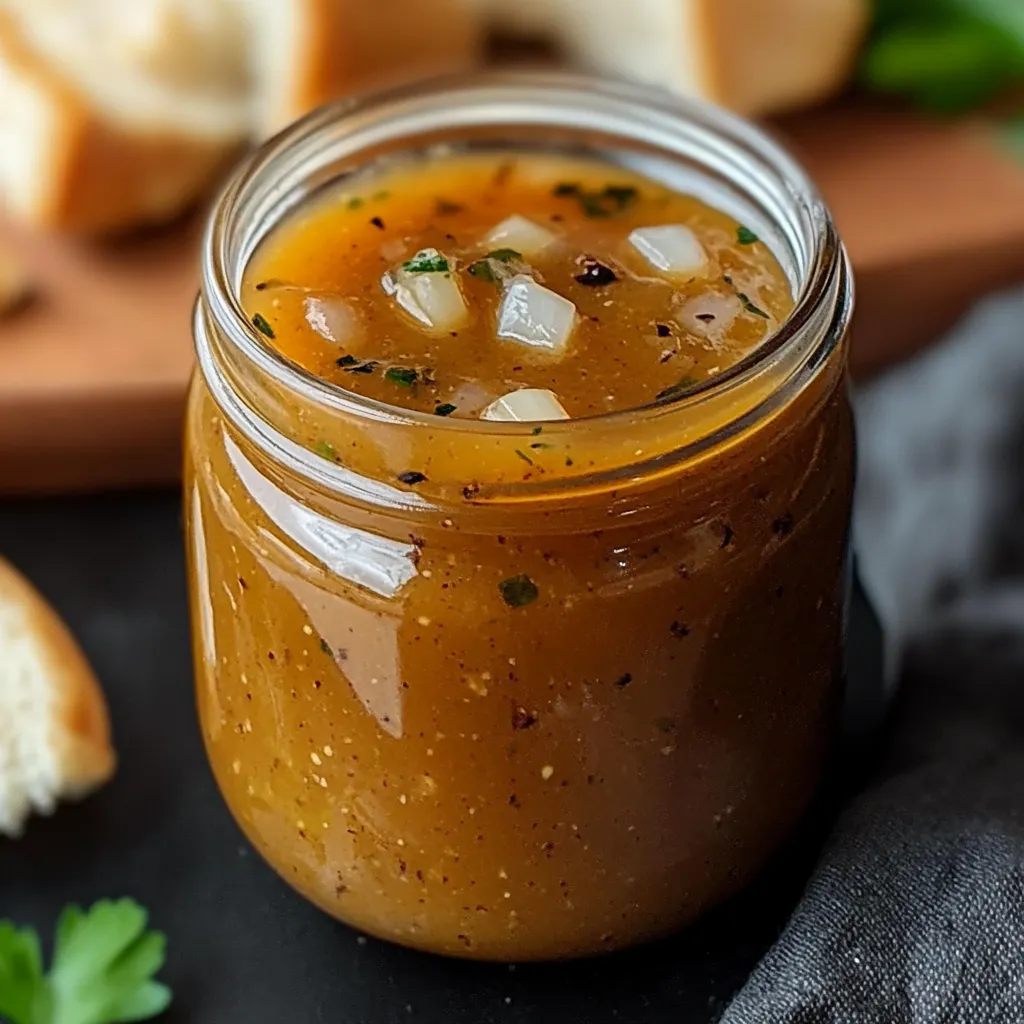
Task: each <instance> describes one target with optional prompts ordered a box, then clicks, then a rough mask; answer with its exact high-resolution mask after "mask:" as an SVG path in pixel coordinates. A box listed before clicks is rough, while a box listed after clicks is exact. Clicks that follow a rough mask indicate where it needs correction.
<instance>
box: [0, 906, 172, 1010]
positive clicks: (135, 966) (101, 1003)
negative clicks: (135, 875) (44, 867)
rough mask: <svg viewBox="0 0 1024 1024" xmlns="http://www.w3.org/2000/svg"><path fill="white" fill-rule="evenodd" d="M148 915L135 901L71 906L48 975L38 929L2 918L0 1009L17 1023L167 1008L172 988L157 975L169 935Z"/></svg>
mask: <svg viewBox="0 0 1024 1024" xmlns="http://www.w3.org/2000/svg"><path fill="white" fill-rule="evenodd" d="M146 917H147V915H146V911H145V910H144V909H143V908H142V907H140V906H139V905H138V904H137V903H136V902H135V901H134V900H129V899H123V900H116V901H113V900H100V901H99V902H98V903H94V904H93V906H92V907H91V908H90V909H89V910H88V911H83V910H81V909H79V908H78V907H74V906H71V907H67V908H66V909H65V910H64V912H63V913H62V914H61V916H60V919H59V920H58V922H57V929H56V938H55V944H54V952H53V964H52V966H51V968H50V973H49V974H48V975H45V976H44V974H43V965H42V956H41V954H40V949H39V937H38V935H37V934H36V932H35V931H34V930H32V929H31V928H26V929H22V930H20V931H19V930H18V929H16V928H15V927H14V926H13V925H12V924H11V923H10V922H8V921H4V922H0V1014H2V1015H3V1016H4V1017H6V1018H8V1019H9V1020H10V1021H11V1022H12V1024H122V1022H129V1021H142V1020H148V1019H149V1018H151V1017H155V1016H157V1015H158V1014H160V1013H163V1011H164V1010H165V1009H167V1007H168V1006H169V1005H170V1002H171V992H170V989H168V988H167V986H166V985H163V984H161V983H160V982H158V981H154V980H153V976H154V975H155V974H156V973H157V972H158V971H159V970H160V968H161V967H162V966H163V964H164V946H165V939H164V936H163V935H162V934H161V933H160V932H152V931H147V930H146Z"/></svg>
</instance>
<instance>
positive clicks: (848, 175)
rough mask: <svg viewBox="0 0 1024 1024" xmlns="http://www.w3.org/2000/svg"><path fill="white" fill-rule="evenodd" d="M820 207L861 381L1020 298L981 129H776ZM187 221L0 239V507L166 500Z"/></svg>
mask: <svg viewBox="0 0 1024 1024" xmlns="http://www.w3.org/2000/svg"><path fill="white" fill-rule="evenodd" d="M771 127H772V129H773V130H774V131H776V132H777V133H778V134H779V135H780V136H781V137H782V138H783V140H784V141H785V142H786V143H788V144H789V146H790V147H791V148H792V149H793V150H794V151H795V152H796V153H797V155H798V156H799V157H800V158H801V159H802V160H803V161H804V163H805V164H806V165H807V167H808V168H809V170H810V171H811V173H812V175H813V176H814V177H815V179H816V180H817V181H818V183H819V184H820V186H821V188H822V190H823V191H824V193H825V195H826V197H827V199H828V200H829V202H830V203H831V205H832V208H833V210H834V212H835V215H836V219H837V221H838V223H839V228H840V230H841V232H842V234H843V237H844V238H845V240H846V242H847V245H848V247H849V249H850V253H851V255H852V258H853V263H854V268H855V270H856V273H857V285H858V311H857V318H856V325H855V332H854V341H853V363H854V370H855V372H856V373H858V374H860V375H865V374H869V373H873V372H875V371H877V370H879V369H881V368H882V367H884V366H886V365H887V364H889V363H892V362H894V361H896V360H898V359H901V358H903V357H905V356H907V355H908V354H909V353H911V352H913V351H915V350H916V349H918V348H920V347H921V346H923V345H925V344H927V343H928V342H929V341H931V340H932V339H934V338H936V337H938V336H939V335H940V334H941V332H942V331H944V330H945V329H946V328H948V327H949V326H950V325H951V324H952V323H953V322H954V321H955V320H956V319H957V318H958V317H959V316H960V315H961V314H962V313H963V312H964V310H965V309H966V308H967V307H968V306H969V305H970V304H971V303H972V302H974V301H975V300H976V299H977V298H979V297H980V296H981V295H983V294H984V293H986V292H987V291H990V290H993V289H995V288H999V287H1002V286H1005V285H1009V284H1011V283H1014V282H1021V281H1024V161H1022V160H1021V159H1020V158H1019V156H1017V155H1015V154H1013V153H1011V151H1010V150H1009V148H1008V147H1006V146H1005V145H1004V144H1003V142H1002V140H1001V136H1000V133H999V131H998V130H997V129H996V128H995V127H993V126H992V125H990V124H988V123H986V122H983V121H973V120H968V121H961V122H957V123H945V122H936V121H930V120H925V119H922V118H919V117H916V116H914V115H911V114H907V113H905V112H902V111H895V110H892V109H886V108H883V107H871V106H859V105H843V106H839V107H835V108H826V109H823V110H820V111H816V112H814V113H811V114H807V115H801V116H800V117H796V118H793V119H787V120H785V121H783V122H780V123H778V124H775V125H773V126H771ZM198 236H199V221H198V219H196V220H193V221H190V222H188V223H186V224H181V225H178V226H176V227H174V228H172V229H168V230H166V231H164V232H161V233H157V234H152V235H147V236H144V237H137V238H134V239H130V240H124V241H121V242H118V243H117V244H114V245H106V246H96V245H88V244H84V243H73V242H69V241H66V240H60V239H52V238H43V237H38V236H32V235H27V234H25V233H24V232H19V231H17V230H15V229H14V228H12V227H10V226H6V225H3V224H0V241H10V242H12V243H13V244H14V245H15V246H16V247H17V249H18V250H19V251H20V252H22V253H23V254H24V259H25V260H26V262H27V263H28V264H29V266H30V267H31V269H32V272H33V275H34V278H35V280H36V282H37V284H38V292H39V298H38V300H37V301H36V302H35V303H34V304H33V305H31V306H30V307H28V308H26V309H25V310H23V311H22V312H21V313H19V314H18V315H16V316H15V317H13V318H12V319H10V320H7V321H4V322H0V492H6V493H15V492H43V491H49V492H52V491H64V490H73V489H74V490H90V489H99V488H106V487H114V486H129V485H140V484H158V483H168V482H172V481H174V480H176V479H177V478H178V475H179V465H180V454H179V452H180V433H181V431H180V427H181V419H182V411H183V404H184V398H185V391H186V387H187V384H188V378H189V374H190V371H191V366H192V350H191V344H192V343H191V336H190V312H191V305H192V302H193V300H194V297H195V290H196V282H197V278H198V273H197V251H198Z"/></svg>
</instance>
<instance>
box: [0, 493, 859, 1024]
mask: <svg viewBox="0 0 1024 1024" xmlns="http://www.w3.org/2000/svg"><path fill="white" fill-rule="evenodd" d="M0 552H2V553H3V554H4V555H6V556H7V557H8V558H9V559H10V560H11V561H12V562H14V563H15V564H16V565H17V566H18V567H19V568H20V569H21V570H22V571H23V572H24V573H25V574H26V575H27V576H28V577H29V578H30V579H31V580H32V581H33V582H34V583H35V584H36V585H37V586H38V587H39V588H40V590H41V591H42V592H43V593H44V594H45V595H46V596H47V597H48V598H49V599H50V601H51V602H52V603H53V604H54V605H55V607H56V608H57V609H58V610H59V611H60V612H61V614H62V615H64V617H65V618H66V620H67V622H68V624H69V625H70V627H71V629H72V630H73V631H74V633H75V635H76V636H77V637H78V639H79V641H80V642H81V644H82V646H83V648H84V649H85V651H86V653H87V655H88V656H89V658H90V659H91V661H92V663H93V665H94V667H95V669H96V671H97V673H98V675H99V677H100V679H101V680H102V682H103V685H104V688H105V690H106V692H107V696H108V699H109V702H110V709H111V715H112V719H113V728H114V734H115V742H116V745H117V749H118V754H119V759H120V767H119V771H118V774H117V776H116V778H115V780H114V781H113V782H112V783H111V784H110V785H109V786H108V787H106V788H105V789H104V790H103V791H102V792H101V793H99V794H98V795H96V796H95V797H93V798H92V799H90V800H88V801H86V802H85V803H83V804H81V805H77V806H68V807H63V808H62V809H61V810H60V811H59V812H58V813H57V814H56V815H55V816H54V817H53V818H50V819H46V820H36V821H34V822H33V823H32V825H31V826H30V828H29V830H28V832H27V834H26V836H25V837H24V838H23V839H22V840H20V841H18V842H9V841H4V840H2V839H0V917H7V918H10V919H12V920H14V921H16V922H18V923H21V924H33V925H35V926H36V927H37V928H38V929H39V930H40V931H41V932H42V933H44V934H45V935H47V936H48V935H49V933H50V932H51V930H52V926H53V923H54V921H55V920H56V917H57V915H58V913H59V912H60V909H61V908H62V907H63V905H64V904H65V903H67V902H77V903H82V904H87V903H89V902H91V901H93V900H95V899H99V898H101V897H117V896H132V897H134V898H135V899H137V900H139V901H140V902H142V903H143V904H145V905H146V906H147V907H148V908H149V909H150V912H151V923H152V925H153V926H154V927H157V928H160V929H161V930H163V931H164V932H166V934H167V936H168V962H167V966H166V967H165V969H164V971H163V972H162V974H161V978H162V979H163V980H165V981H166V982H167V983H168V984H170V985H171V987H172V988H173V989H174V993H175V1001H174V1005H173V1006H172V1008H171V1010H170V1011H169V1012H168V1013H167V1014H166V1015H165V1017H163V1018H161V1020H162V1021H166V1022H167V1024H173V1022H179V1021H189V1022H192V1024H234V1022H245V1024H271V1022H284V1021H287V1022H289V1024H307V1022H315V1021H338V1022H344V1024H390V1022H413V1024H433V1022H442V1021H443V1022H445V1024H462V1022H466V1024H470V1022H472V1024H489V1022H492V1021H493V1022H503V1024H519V1022H527V1021H529V1022H531V1024H546V1022H549V1021H551V1022H554V1021H558V1022H561V1024H571V1022H576V1021H580V1022H583V1021H585V1022H587V1024H603V1022H609V1024H610V1022H617V1024H620V1022H621V1024H658V1022H661V1021H665V1022H668V1021H672V1022H676V1024H680V1022H681V1024H689V1022H696V1024H704V1022H709V1021H714V1020H716V1019H717V1018H718V1016H719V1015H720V1014H721V1011H722V1009H723V1008H724V1006H725V1005H726V1004H727V1003H728V1001H729V999H730V997H731V996H732V994H733V993H734V992H735V991H736V990H737V989H738V988H739V986H740V985H742V983H743V981H744V979H745V978H746V976H747V974H748V973H749V971H750V969H751V968H752V967H753V966H754V964H755V963H756V962H757V960H758V959H759V958H760V957H761V955H762V954H763V953H764V951H765V950H766V949H767V948H768V946H769V945H770V944H771V942H772V941H773V939H774V937H775V936H776V934H777V933H778V931H779V929H780V928H781V926H782V924H783V923H784V921H785V919H786V917H787V916H788V914H789V912H790V911H791V909H792V907H793V905H794V904H795V902H796V900H797V899H798V897H799V894H800V890H801V888H802V885H803V883H804V882H805V880H806V878H807V875H808V873H809V871H810V869H811V866H812V865H813V862H814V859H815V855H816V853H817V850H818V849H819V847H820V843H821V841H822V837H823V836H824V834H825V833H826V831H827V826H828V820H829V817H830V813H831V811H830V807H831V806H832V805H833V803H834V801H832V800H829V801H826V802H824V804H823V807H822V809H821V811H820V812H819V813H817V814H815V815H812V816H811V820H810V821H809V823H808V825H807V826H806V828H805V829H804V833H803V835H802V836H801V837H799V838H798V840H797V841H796V842H795V843H794V844H793V845H792V846H791V847H790V848H789V849H787V850H786V851H785V852H784V853H783V854H782V855H780V857H779V858H777V860H776V862H775V863H774V864H773V865H772V866H771V867H770V868H769V869H768V870H767V871H766V872H765V874H764V876H763V878H762V879H761V881H760V882H759V883H758V884H757V885H756V886H755V887H754V888H753V889H752V890H751V891H749V892H747V893H746V894H745V895H744V896H743V897H741V898H740V899H738V900H736V901H734V902H733V903H732V904H730V905H728V906H727V907H725V908H723V909H722V910H720V911H717V912H715V913H714V914H712V915H710V916H708V917H707V918H705V919H704V920H703V921H702V922H700V923H699V924H698V925H696V926H694V927H693V928H691V929H689V930H688V931H686V932H685V933H683V934H682V935H680V936H678V937H676V938H673V939H670V940H668V941H665V942H661V943H657V944H655V945H652V946H648V947H646V948H643V949H639V950H634V951H631V952H628V953H624V954H619V955H615V956H611V957H606V958H604V959H600V960H593V961H587V962H577V963H568V964H553V965H541V966H538V965H519V966H515V967H510V966H507V965H488V964H472V963H463V962H459V961H453V960H444V959H441V958H437V957H431V956H427V955H424V954H420V953H414V952H411V951H408V950H404V949H400V948H397V947H394V946H390V945H388V944H385V943H381V942H377V941H375V940H373V939H366V938H364V937H362V936H359V935H357V934H356V933H355V932H353V931H351V930H350V929H348V928H346V927H344V926H342V925H340V924H337V923H335V922H334V921H332V920H330V919H329V918H327V917H326V916H324V915H323V914H321V913H320V912H319V911H317V910H315V909H314V908H313V907H311V906H309V905H308V904H306V903H305V902H304V901H303V900H302V899H300V898H299V897H298V896H297V895H295V894H294V893H293V892H292V891H291V890H290V889H289V888H288V887H287V886H286V885H285V884H284V883H283V882H282V881H280V880H279V879H278V878H277V876H276V875H275V874H274V873H273V872H272V871H271V870H270V869H269V868H268V867H267V866H266V865H265V864H264V863H263V862H262V861H261V860H260V858H259V857H258V856H257V855H256V854H255V853H254V852H253V850H252V849H251V848H250V847H249V846H248V844H247V842H246V841H245V840H244V839H243V837H242V835H241V833H240V832H239V830H238V829H237V827H236V826H235V824H234V822H233V821H232V819H231V817H230V815H229V814H228V812H227V810H226V809H225V807H224V805H223V804H222V802H221V800H220V797H219V795H218V793H217V790H216V787H215V785H214V782H213V779H212V776H211V774H210V772H209V770H208V769H207V766H206V762H205V758H204V754H203V749H202V743H201V740H200V736H199V732H198V729H197V726H196V722H195V717H194V707H193V697H192V665H191V649H190V642H189V627H188V618H187V610H186V596H185V573H184V558H183V553H182V535H181V516H180V511H179V498H178V496H177V495H176V494H171V493H163V494H132V495H113V496H103V497H91V498H76V499H52V500H33V501H9V502H6V503H0ZM857 621H858V620H857V614H856V607H855V614H854V628H853V629H852V631H851V632H852V634H853V637H852V646H853V651H852V653H853V655H854V666H853V672H854V673H857V672H873V671H875V669H877V665H876V664H875V661H876V660H877V645H876V643H875V638H874V637H872V636H870V635H869V636H865V632H864V630H863V627H862V626H860V627H858V625H857Z"/></svg>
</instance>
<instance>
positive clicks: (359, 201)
mask: <svg viewBox="0 0 1024 1024" xmlns="http://www.w3.org/2000/svg"><path fill="white" fill-rule="evenodd" d="M364 202H365V200H364V199H363V197H362V196H353V197H352V198H351V199H350V200H349V201H348V203H347V204H346V205H347V206H348V208H349V209H350V210H358V209H359V207H360V206H362V205H363V203H364Z"/></svg>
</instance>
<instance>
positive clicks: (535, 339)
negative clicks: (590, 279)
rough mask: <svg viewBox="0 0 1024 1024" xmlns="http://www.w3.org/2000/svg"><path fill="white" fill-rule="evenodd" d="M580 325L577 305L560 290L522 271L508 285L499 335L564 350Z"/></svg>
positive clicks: (527, 343)
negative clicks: (577, 324)
mask: <svg viewBox="0 0 1024 1024" xmlns="http://www.w3.org/2000/svg"><path fill="white" fill-rule="evenodd" d="M575 326H576V307H575V306H574V305H573V304H572V303H571V302H570V301H569V300H568V299H566V298H563V296H561V295H559V294H558V293H557V292H553V291H551V289H550V288H545V287H544V286H543V285H540V284H537V282H536V281H534V279H533V278H532V277H527V276H526V275H525V274H519V275H518V276H516V277H513V278H512V280H511V281H509V282H508V284H507V285H506V286H505V294H504V297H503V298H502V300H501V306H500V307H499V309H498V337H499V338H506V339H508V340H510V341H518V342H522V344H524V345H532V346H533V347H535V348H544V349H548V350H549V351H552V352H562V351H563V350H564V349H565V347H566V345H567V344H568V341H569V337H570V335H571V334H572V331H573V328H574V327H575Z"/></svg>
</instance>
